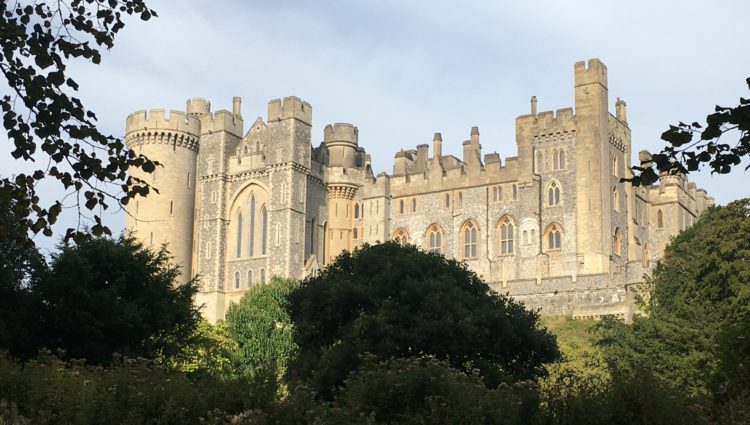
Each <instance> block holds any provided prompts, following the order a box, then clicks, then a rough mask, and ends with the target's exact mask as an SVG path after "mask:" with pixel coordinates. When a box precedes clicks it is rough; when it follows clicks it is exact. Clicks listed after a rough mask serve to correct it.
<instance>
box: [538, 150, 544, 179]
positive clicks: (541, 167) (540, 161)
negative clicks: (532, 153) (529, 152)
mask: <svg viewBox="0 0 750 425" xmlns="http://www.w3.org/2000/svg"><path fill="white" fill-rule="evenodd" d="M543 164H544V157H543V156H542V153H541V152H537V153H536V174H542V171H544V170H543Z"/></svg>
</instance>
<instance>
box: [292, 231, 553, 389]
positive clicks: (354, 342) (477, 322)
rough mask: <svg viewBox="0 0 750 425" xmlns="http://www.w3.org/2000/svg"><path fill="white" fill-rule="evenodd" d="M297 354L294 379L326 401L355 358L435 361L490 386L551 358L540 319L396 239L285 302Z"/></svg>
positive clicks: (335, 267) (310, 282)
mask: <svg viewBox="0 0 750 425" xmlns="http://www.w3.org/2000/svg"><path fill="white" fill-rule="evenodd" d="M289 312H290V316H291V319H292V322H293V323H294V326H295V334H294V335H295V341H296V343H297V345H298V346H299V350H300V353H299V355H298V357H297V358H296V360H294V361H293V362H292V364H291V366H290V376H291V377H298V378H302V379H305V380H312V382H313V385H314V388H315V389H316V391H317V392H318V393H319V394H320V395H322V396H324V397H325V396H330V394H331V390H332V389H333V388H336V387H337V386H339V385H341V384H342V383H343V381H344V379H345V378H346V376H347V375H348V374H349V372H351V371H352V370H355V369H356V368H357V367H358V365H359V362H360V358H361V356H362V355H363V354H365V353H371V354H372V355H374V356H375V357H376V358H377V359H380V360H387V359H389V358H392V357H397V358H408V357H423V356H434V357H436V358H437V359H439V360H444V361H447V362H449V364H450V365H451V366H452V367H455V368H458V369H460V370H463V371H466V372H469V371H471V370H473V369H479V370H480V371H481V373H482V375H483V377H484V379H485V381H486V382H487V383H488V385H489V386H495V385H497V384H498V383H499V382H500V381H513V380H521V379H528V378H533V377H535V376H537V375H540V374H543V373H544V368H543V364H544V363H547V362H551V361H554V360H556V359H557V358H558V357H559V355H560V354H559V351H558V349H557V345H556V343H555V337H554V336H553V335H551V334H550V333H549V332H547V331H546V330H544V329H541V328H540V324H539V316H538V315H537V313H535V312H531V311H528V310H526V309H525V308H524V307H523V305H521V304H520V303H517V302H514V301H512V300H510V299H509V298H508V297H506V296H503V295H498V294H496V293H494V292H492V291H491V290H490V288H489V286H487V284H486V283H484V282H483V281H482V280H481V279H480V278H479V277H478V276H477V275H476V274H475V273H473V272H472V271H470V270H469V269H468V268H467V267H466V265H465V264H461V263H458V262H456V261H455V260H449V259H446V258H445V257H443V256H441V255H438V254H432V253H427V252H424V251H421V250H419V249H418V248H416V247H414V246H406V247H402V246H400V245H399V244H397V243H395V242H387V243H383V244H380V245H374V246H369V245H365V246H364V247H362V248H360V249H357V250H356V251H355V252H354V253H349V252H346V253H344V254H342V255H341V256H339V257H338V258H337V259H336V261H334V262H333V263H332V264H331V265H329V266H328V267H327V268H326V269H325V270H323V272H322V273H321V274H320V275H318V276H315V277H310V278H308V279H306V280H305V281H303V282H302V285H301V287H300V288H298V289H297V290H295V291H293V292H292V293H291V294H290V296H289Z"/></svg>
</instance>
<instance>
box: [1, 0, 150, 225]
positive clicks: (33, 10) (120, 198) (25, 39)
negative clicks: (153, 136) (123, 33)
mask: <svg viewBox="0 0 750 425" xmlns="http://www.w3.org/2000/svg"><path fill="white" fill-rule="evenodd" d="M134 14H135V15H140V18H141V19H143V20H148V19H150V18H151V17H152V16H156V14H155V13H154V11H153V10H151V9H149V8H148V7H147V6H146V5H145V3H144V1H143V0H85V1H84V0H59V1H34V2H24V1H3V2H0V35H1V36H0V72H2V74H3V76H4V77H5V81H6V83H7V87H6V89H4V90H2V93H3V95H2V98H0V109H2V114H3V126H4V128H5V131H6V133H7V135H8V139H9V140H10V141H11V143H12V144H13V147H12V148H11V154H12V155H13V157H14V158H16V159H21V160H24V161H38V164H41V165H38V166H37V167H36V169H35V170H33V171H30V172H28V173H22V174H19V175H18V176H16V177H15V179H13V180H10V179H3V180H2V183H1V184H0V191H3V192H5V193H7V194H11V195H12V194H17V193H18V192H19V191H20V192H24V193H28V194H29V200H30V212H31V214H28V212H22V213H21V214H20V215H19V216H18V219H19V220H23V221H25V222H26V225H27V227H28V228H29V229H30V230H31V231H33V232H34V233H37V232H39V231H42V232H43V233H44V234H46V235H48V236H49V235H51V234H52V225H53V224H54V223H55V221H56V220H57V217H58V215H59V214H60V212H61V211H62V208H63V204H62V201H60V200H58V201H55V202H54V203H51V205H45V204H44V203H42V202H41V201H40V199H39V197H38V196H36V192H35V191H36V185H37V183H38V182H40V181H41V180H44V179H51V180H53V181H56V182H58V183H59V184H60V185H61V186H62V188H63V189H64V190H65V191H66V192H68V193H69V194H73V195H74V196H73V197H72V198H73V199H76V200H77V204H78V205H79V206H82V207H85V208H84V209H88V210H90V211H96V210H95V209H98V208H102V209H106V208H107V207H108V205H110V204H112V203H116V204H117V205H120V204H122V205H124V204H127V202H128V200H129V199H131V198H133V197H134V196H136V195H146V194H148V191H149V186H148V184H147V183H146V182H144V181H141V180H139V179H134V178H132V177H128V176H127V171H128V168H129V167H138V168H142V169H143V170H144V171H147V172H151V171H153V170H154V166H155V163H153V162H151V161H149V160H148V159H147V158H145V157H143V156H141V155H137V154H136V153H135V152H132V151H130V150H128V149H127V147H126V146H125V144H124V143H123V141H122V140H120V139H118V138H115V137H113V136H110V135H106V134H103V133H102V132H101V131H99V129H97V126H96V115H95V114H94V113H93V112H92V111H90V110H88V109H87V108H86V107H85V106H84V105H83V102H82V101H81V100H80V99H78V98H76V97H75V96H74V95H73V94H74V93H75V92H76V91H77V90H78V83H77V82H75V81H74V80H73V79H72V78H70V77H69V76H68V74H67V65H68V64H69V63H70V62H71V61H73V60H84V61H91V62H93V63H95V64H98V63H99V62H100V61H101V53H100V51H99V49H101V48H106V49H110V48H112V46H113V43H114V38H115V35H116V34H117V33H118V32H119V31H120V30H121V29H122V28H123V27H124V26H125V23H124V19H125V18H126V17H127V16H129V15H134ZM99 214H100V213H94V214H93V217H91V218H92V219H93V222H94V224H93V226H92V227H91V228H90V230H91V233H93V234H94V235H100V234H102V233H107V234H109V233H110V231H109V229H108V228H107V227H106V226H105V225H104V224H102V222H101V217H100V216H99ZM76 235H78V233H77V230H76V229H68V232H67V234H66V239H67V238H68V237H74V236H76Z"/></svg>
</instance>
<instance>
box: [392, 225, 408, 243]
mask: <svg viewBox="0 0 750 425" xmlns="http://www.w3.org/2000/svg"><path fill="white" fill-rule="evenodd" d="M393 240H394V241H396V242H398V243H399V245H401V246H403V245H406V244H408V243H409V233H407V232H406V229H403V228H399V229H397V230H396V231H395V232H394V233H393Z"/></svg>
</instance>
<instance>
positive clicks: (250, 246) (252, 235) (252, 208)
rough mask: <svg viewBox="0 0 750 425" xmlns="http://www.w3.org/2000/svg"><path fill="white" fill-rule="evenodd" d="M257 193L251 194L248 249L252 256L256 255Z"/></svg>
mask: <svg viewBox="0 0 750 425" xmlns="http://www.w3.org/2000/svg"><path fill="white" fill-rule="evenodd" d="M255 225H256V224H255V195H250V223H249V226H248V227H249V228H250V234H249V235H248V236H249V237H248V239H249V240H248V242H247V245H248V246H247V249H248V251H249V255H250V256H251V257H252V256H254V255H255Z"/></svg>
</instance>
